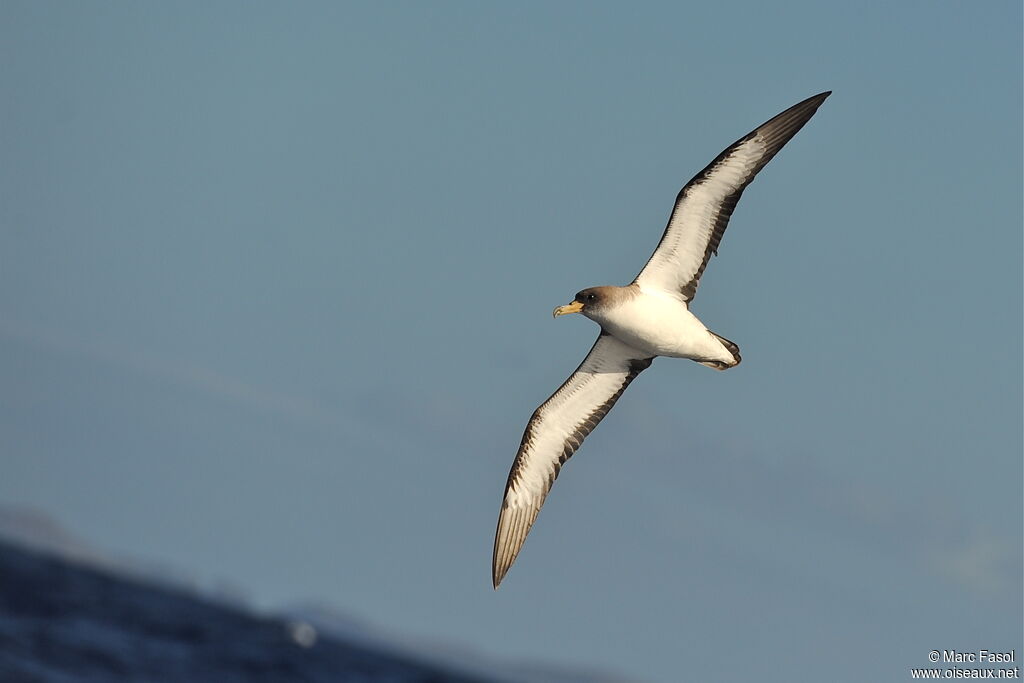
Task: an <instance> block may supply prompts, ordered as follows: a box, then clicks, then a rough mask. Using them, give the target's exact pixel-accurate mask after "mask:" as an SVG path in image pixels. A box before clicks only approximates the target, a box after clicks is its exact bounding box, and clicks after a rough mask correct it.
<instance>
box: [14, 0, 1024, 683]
mask: <svg viewBox="0 0 1024 683" xmlns="http://www.w3.org/2000/svg"><path fill="white" fill-rule="evenodd" d="M1021 23H1022V16H1021V7H1020V4H1019V3H1013V2H990V3H981V4H967V3H946V2H941V3H934V2H928V3H925V2H906V3H896V4H889V5H885V4H882V3H875V4H868V5H864V4H856V5H853V4H850V5H841V4H839V3H827V4H826V3H811V2H807V3H801V2H790V3H782V4H779V3H773V4H770V5H769V4H764V3H716V4H714V5H700V6H691V7H687V6H684V5H682V4H679V3H664V4H655V3H650V4H639V5H630V6H629V7H627V6H625V5H619V4H607V3H555V4H547V3H515V4H512V3H506V4H497V3H487V4H480V3H468V2H467V3H454V2H452V3H389V4H384V3H361V4H337V3H324V4H318V3H304V4H302V5H301V6H294V5H284V4H280V3H245V4H242V3H216V4H213V5H210V4H207V3H177V4H174V5H169V4H162V3H90V4H68V3H46V2H4V3H3V4H2V5H0V61H2V63H3V64H4V65H5V66H4V68H3V69H2V70H0V93H2V95H3V102H4V104H3V107H2V113H0V120H2V125H0V157H2V158H3V159H4V161H5V163H3V164H0V448H2V451H3V452H2V461H0V468H2V469H0V475H2V476H0V503H9V504H20V505H28V506H33V507H36V508H39V509H42V510H45V511H47V512H49V513H51V514H53V515H54V516H56V517H57V518H58V519H60V520H62V521H63V522H64V523H66V524H67V525H68V526H69V527H70V528H71V529H73V530H74V531H75V532H77V533H79V534H80V535H82V536H83V537H85V538H88V539H91V540H93V541H95V542H96V543H97V544H98V545H100V546H101V547H103V548H106V549H108V550H110V551H111V552H115V553H120V554H126V555H130V556H134V557H141V558H149V559H153V560H157V561H163V562H167V563H170V564H172V565H175V566H178V567H182V568H184V569H187V570H189V571H192V572H194V573H195V574H196V575H197V576H199V577H201V578H202V580H205V581H215V580H218V579H222V578H228V579H230V580H232V581H234V582H236V583H237V584H239V585H240V586H243V587H244V588H245V589H246V590H248V591H249V592H250V593H251V594H252V596H253V597H254V599H255V600H256V602H257V603H258V604H260V605H262V606H265V607H274V606H277V605H282V604H287V603H289V602H293V601H296V600H301V599H306V598H311V597H312V598H317V599H322V600H324V601H327V602H330V603H332V604H334V605H336V606H337V607H339V608H340V609H343V610H345V611H348V612H350V613H352V614H353V615H357V616H359V617H365V618H367V619H369V620H370V621H372V622H374V623H377V624H379V625H380V626H381V627H383V628H385V629H390V630H392V631H393V632H395V633H397V634H404V635H410V636H416V637H420V636H422V637H429V638H437V639H438V640H447V641H453V642H457V643H464V644H466V645H467V646H469V647H471V648H475V649H477V650H479V651H480V652H483V653H489V654H496V655H500V656H503V657H509V658H520V659H530V660H540V661H545V662H553V663H559V664H565V665H567V666H586V667H588V668H592V669H597V670H603V671H608V672H617V673H620V674H623V675H626V676H628V677H631V678H632V677H635V678H638V679H641V680H647V681H671V680H679V679H686V678H691V677H692V679H693V680H738V679H750V680H763V681H789V680H801V679H803V680H808V679H822V680H823V679H828V680H836V681H862V680H901V679H902V678H906V677H909V673H908V669H909V667H911V666H926V665H927V664H926V656H927V652H928V651H929V650H932V649H960V650H972V649H974V650H977V649H981V648H987V649H990V650H999V649H1009V648H1011V647H1014V646H1015V645H1018V646H1019V644H1020V642H1021V639H1022V627H1021V616H1020V614H1021V612H1020V608H1021V572H1022V569H1021V566H1022V560H1021V553H1022V550H1021V538H1022V528H1021V513H1022V505H1021V500H1022V495H1021V490H1022V486H1021V482H1022V457H1021V454H1022V440H1021V413H1022V386H1021V377H1022V314H1021V311H1022V296H1021V292H1022V268H1021V254H1022V229H1021V226H1022V212H1021V187H1022V166H1021V149H1022V135H1021V129H1022V125H1021V124H1022V111H1021V102H1022V88H1021V83H1022V67H1021V34H1020V27H1021ZM822 90H833V91H834V92H835V94H834V95H833V96H832V97H831V98H830V99H829V100H828V101H827V102H826V103H825V105H824V106H823V107H822V108H821V109H820V110H819V112H818V114H817V115H816V116H815V118H814V119H813V120H812V121H811V122H810V123H809V124H808V126H807V127H806V128H805V129H804V130H803V131H801V132H800V133H799V134H798V135H797V137H796V138H795V139H794V140H793V141H792V142H791V143H790V144H789V145H787V147H786V148H785V149H784V150H783V151H782V152H781V153H780V155H779V156H778V157H777V158H776V159H775V160H774V161H773V162H772V163H771V164H770V165H769V166H768V167H767V168H766V169H765V171H764V172H763V173H762V174H761V175H760V176H759V177H758V179H757V181H756V182H755V183H754V184H753V185H752V186H751V187H750V188H749V189H748V190H747V192H746V193H745V195H744V197H743V200H742V202H741V203H740V206H739V208H738V209H737V211H736V213H735V214H734V217H733V220H732V223H731V225H730V228H729V231H728V233H727V234H726V236H725V239H724V241H723V244H722V247H721V249H720V256H719V257H718V258H716V259H714V260H713V261H712V263H711V264H710V265H709V266H708V270H707V272H706V274H705V277H704V279H703V282H702V286H701V290H700V292H699V295H698V297H697V299H696V300H695V303H694V307H693V308H694V311H695V312H696V313H697V314H698V315H699V316H700V317H701V319H702V320H704V321H705V322H706V323H707V324H708V325H709V327H711V328H712V329H714V330H715V331H716V332H719V333H721V334H723V335H725V336H727V337H728V338H730V339H733V340H735V341H736V342H738V343H739V345H740V347H741V349H742V350H743V358H744V363H743V365H742V366H740V367H739V368H737V369H736V370H733V371H730V372H726V373H717V372H711V371H709V370H707V369H706V368H702V367H700V366H698V365H696V364H694V363H689V362H683V361H677V360H669V359H661V360H657V361H655V363H654V366H653V367H652V369H651V370H649V371H648V372H646V373H644V374H643V375H642V376H641V377H640V378H638V380H637V381H636V382H635V383H634V384H633V385H632V386H631V387H630V389H629V391H628V392H627V394H626V395H625V396H624V398H623V399H622V401H620V403H619V405H618V406H617V407H616V409H615V411H613V412H612V413H611V415H610V416H609V418H608V419H606V420H605V422H604V423H602V425H601V426H600V428H599V429H598V430H597V431H596V432H595V433H594V435H593V436H592V437H591V438H590V439H588V441H587V443H586V445H585V446H584V448H583V449H582V450H581V451H580V452H579V453H578V454H577V455H576V456H575V457H574V458H573V460H572V461H571V462H570V463H569V464H568V465H567V466H566V468H565V469H564V471H563V476H562V477H561V478H560V479H559V482H558V484H557V486H556V487H555V489H554V491H553V493H552V496H551V498H550V499H549V501H548V502H547V504H546V505H545V508H544V511H543V513H542V514H541V516H540V518H539V521H538V523H537V526H536V528H535V529H534V531H533V533H532V534H531V536H530V539H529V541H528V542H527V544H526V546H525V549H524V551H523V554H522V555H521V556H520V559H519V561H518V562H517V564H516V565H515V566H514V567H513V569H512V570H511V572H510V573H509V575H508V578H507V579H506V581H505V583H504V584H503V585H502V588H501V590H500V591H498V592H496V593H495V592H493V591H492V590H491V588H490V584H489V581H490V578H489V568H490V552H491V543H492V540H493V532H494V524H495V520H496V517H497V512H498V506H499V504H500V499H501V493H502V489H503V486H504V483H505V477H506V475H507V472H508V468H509V466H510V465H511V461H512V458H513V456H514V454H515V449H516V446H517V445H518V443H519V437H520V436H521V434H522V429H523V427H524V425H525V422H526V420H527V418H528V417H529V415H530V413H531V412H532V410H533V409H534V407H535V406H536V405H537V404H538V403H539V402H540V401H542V400H543V399H544V398H546V397H547V396H548V395H549V394H550V393H551V391H552V390H553V389H554V388H555V387H557V386H558V384H559V383H560V382H561V381H562V380H563V379H564V378H565V376H566V375H567V374H568V373H569V372H570V371H571V370H572V369H573V368H574V367H575V366H576V364H577V363H578V362H579V360H580V358H581V357H582V355H583V354H584V353H585V352H586V350H587V349H588V348H589V346H590V344H591V342H592V340H593V337H594V334H595V332H596V329H595V328H594V327H593V324H592V323H590V322H589V321H587V320H585V319H582V318H579V317H578V316H577V317H574V319H565V318H561V319H559V320H557V321H552V320H551V316H550V312H551V309H552V308H553V307H554V306H556V305H559V304H562V303H565V302H566V301H568V300H569V299H570V298H571V296H572V294H573V293H574V292H576V291H577V290H578V289H580V288H582V287H585V286H590V285H595V284H624V283H626V282H628V281H629V280H630V279H632V277H633V276H634V275H635V274H636V272H637V271H638V270H639V268H640V266H641V265H642V263H643V262H644V260H645V259H646V258H647V256H648V255H649V254H650V252H651V250H652V249H653V248H654V246H655V244H656V243H657V239H658V237H659V236H660V234H661V231H662V229H663V227H664V222H665V219H666V218H667V215H668V212H669V210H670V208H671V202H672V199H673V197H674V196H675V193H676V192H677V191H678V189H679V187H681V186H682V184H683V183H684V182H685V181H686V180H688V179H689V178H690V177H691V176H692V175H693V174H694V173H695V172H697V171H698V170H700V169H701V168H703V166H704V165H705V164H706V163H707V162H708V161H710V160H711V159H712V158H714V156H715V155H716V154H718V152H719V151H721V149H723V148H724V147H725V146H726V145H728V144H729V143H731V142H732V141H733V140H735V139H736V138H738V137H739V136H741V135H743V134H744V133H746V132H747V131H749V130H750V129H751V128H753V127H754V126H755V125H757V124H759V123H761V122H762V121H764V120H765V119H767V118H769V117H771V116H772V115H774V114H776V113H778V112H779V111H781V110H782V109H784V108H786V107H788V106H789V105H791V104H794V103H795V102H797V101H799V100H802V99H803V98H805V97H807V96H809V95H812V94H814V93H817V92H820V91H822Z"/></svg>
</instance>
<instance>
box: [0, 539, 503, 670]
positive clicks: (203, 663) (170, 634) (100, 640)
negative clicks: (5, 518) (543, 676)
mask: <svg viewBox="0 0 1024 683" xmlns="http://www.w3.org/2000/svg"><path fill="white" fill-rule="evenodd" d="M481 680H484V679H480V678H474V677H471V676H467V675H465V674H460V673H457V672H455V671H450V670H446V669H444V668H439V666H438V665H436V664H428V663H424V662H419V661H416V660H414V659H411V658H406V657H403V656H402V655H400V654H396V653H389V652H384V651H373V650H370V649H367V648H366V647H365V646H361V645H355V644H350V643H346V642H343V641H341V640H338V639H333V638H332V637H330V636H327V635H324V634H321V633H317V632H316V631H315V630H314V629H313V628H312V627H311V626H310V625H308V624H303V623H296V622H290V621H288V620H285V619H281V618H271V617H264V616H259V615H255V614H252V613H248V612H246V611H245V610H244V609H236V608H232V607H229V606H226V605H220V604H215V603H213V602H209V601H206V600H204V599H202V598H201V597H200V596H196V595H191V594H189V593H187V592H186V591H183V590H175V589H171V588H164V587H160V586H156V585H150V584H146V583H142V582H137V581H134V580H132V579H128V578H125V577H123V576H116V575H113V574H107V573H104V572H101V571H97V570H95V569H91V568H88V567H84V566H80V565H76V564H71V563H69V562H67V561H65V560H61V559H57V558H55V557H52V556H47V555H43V554H39V553H37V552H35V551H30V550H26V549H24V548H22V547H20V546H15V545H10V544H8V543H5V542H0V682H2V683H82V682H88V683H111V682H120V681H126V682H135V681H138V682H139V683H142V682H147V683H165V682H166V683H171V682H174V683H203V682H207V681H208V682H209V683H236V682H237V683H292V682H294V683H301V682H306V681H308V682H309V683H321V682H322V683H329V682H330V683H334V682H338V681H389V682H392V683H428V682H436V683H441V682H448V681H451V682H453V683H461V682H466V683H469V682H470V681H481Z"/></svg>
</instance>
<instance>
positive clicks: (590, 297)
mask: <svg viewBox="0 0 1024 683" xmlns="http://www.w3.org/2000/svg"><path fill="white" fill-rule="evenodd" d="M596 298H597V297H596V296H594V295H593V294H587V301H593V300H594V299H596Z"/></svg>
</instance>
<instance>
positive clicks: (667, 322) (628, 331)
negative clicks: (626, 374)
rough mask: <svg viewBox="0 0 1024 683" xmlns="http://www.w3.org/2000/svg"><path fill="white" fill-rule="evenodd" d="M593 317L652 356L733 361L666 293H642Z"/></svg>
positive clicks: (691, 316) (711, 335)
mask: <svg viewBox="0 0 1024 683" xmlns="http://www.w3.org/2000/svg"><path fill="white" fill-rule="evenodd" d="M594 320H595V321H596V322H598V323H600V324H601V327H603V328H604V329H605V330H606V331H607V332H608V333H609V334H611V335H612V336H614V337H616V338H617V339H619V340H621V341H623V342H625V343H627V344H629V345H630V346H632V347H633V348H636V349H640V350H641V351H646V352H648V353H650V354H652V355H655V356H671V357H675V358H692V359H694V360H702V361H707V360H718V361H724V362H728V363H732V361H733V356H732V354H731V353H730V352H729V350H728V349H726V348H725V346H723V345H722V343H721V342H720V341H718V338H717V337H715V335H713V334H711V333H710V332H708V330H707V328H706V327H704V324H703V323H702V322H701V321H700V320H698V319H697V316H695V315H694V314H693V313H690V310H689V309H688V308H687V307H686V304H685V303H683V302H682V301H681V300H679V299H676V298H674V297H671V296H668V295H663V294H648V293H641V294H640V295H639V296H636V297H634V298H632V299H630V300H628V301H625V302H623V303H622V305H620V306H618V307H616V308H615V309H613V310H612V311H609V312H608V313H607V314H606V315H602V316H600V319H598V317H597V316H594Z"/></svg>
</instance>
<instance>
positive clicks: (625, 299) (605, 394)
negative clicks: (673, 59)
mask: <svg viewBox="0 0 1024 683" xmlns="http://www.w3.org/2000/svg"><path fill="white" fill-rule="evenodd" d="M831 94H832V92H831V91H826V92H822V93H819V94H817V95H814V96H813V97H809V98H807V99H805V100H803V101H802V102H799V103H797V104H795V105H793V106H792V107H790V108H789V109H786V110H785V111H784V112H782V113H781V114H778V115H777V116H775V117H773V118H771V119H769V120H768V121H766V122H765V123H763V124H761V125H760V126H758V127H757V128H755V129H754V130H753V131H751V132H750V133H748V134H747V135H744V136H743V137H742V138H740V139H739V140H737V141H736V142H734V143H733V144H731V145H729V146H728V147H727V148H726V149H725V150H724V151H723V152H722V153H721V154H719V155H718V156H717V157H716V158H715V159H714V160H713V161H712V162H711V163H710V164H708V165H707V167H705V168H704V170H702V171H701V172H700V173H698V174H697V175H695V176H694V177H693V178H692V179H691V180H690V181H689V182H688V183H686V185H684V186H683V189H682V190H680V191H679V194H678V195H676V201H675V204H674V206H673V208H672V212H671V214H670V215H669V219H668V225H667V226H666V227H665V232H664V234H663V235H662V237H661V241H660V242H659V243H658V246H657V248H656V249H655V250H654V253H653V254H652V255H651V257H650V259H649V260H648V261H647V263H646V265H644V267H643V269H642V270H641V271H640V273H639V274H638V275H637V276H636V278H634V280H633V281H632V282H631V283H630V284H628V285H626V286H625V287H616V286H602V287H589V288H587V289H583V290H580V291H579V292H577V293H576V295H575V296H574V297H573V300H572V301H571V302H570V303H568V304H566V305H564V306H559V307H557V308H556V309H555V310H554V312H553V315H554V317H555V318H557V317H559V316H563V315H568V314H571V313H580V314H582V315H584V316H586V317H587V318H590V319H591V320H593V321H594V322H596V323H597V324H598V325H599V326H600V327H601V331H600V333H599V334H598V337H597V341H595V342H594V345H593V347H592V348H591V349H590V352H589V353H588V354H587V355H586V357H585V358H584V359H583V362H582V363H580V365H579V367H578V368H576V370H575V372H573V373H572V374H571V375H570V376H569V378H568V379H567V380H566V381H565V383H563V384H562V386H561V387H559V388H558V390H557V391H555V393H553V394H552V395H551V397H550V398H548V399H547V400H546V401H544V403H542V404H541V405H540V406H539V407H538V408H537V409H536V410H535V411H534V413H533V415H532V416H531V417H530V420H529V422H528V423H527V425H526V430H525V431H524V433H523V438H522V440H521V442H520V445H519V450H518V452H517V453H516V457H515V460H514V461H513V463H512V469H511V470H510V471H509V475H508V480H507V481H506V483H505V494H504V497H503V499H502V503H501V511H500V512H499V515H498V528H497V531H496V533H495V537H494V555H493V559H492V563H491V574H492V582H493V585H494V588H495V589H497V588H498V586H499V585H500V584H501V582H502V580H503V579H504V578H505V575H506V573H507V572H508V570H509V568H510V567H511V566H512V563H513V562H515V560H516V557H517V556H518V555H519V551H520V550H521V549H522V547H523V543H524V541H525V540H526V536H527V534H528V533H529V532H530V529H531V528H532V526H533V524H534V522H535V521H536V520H537V515H538V513H539V512H540V509H541V506H542V505H543V504H544V501H545V499H546V498H547V496H548V492H549V491H550V490H551V487H552V485H553V484H554V482H555V479H556V478H557V477H558V473H559V472H560V471H561V468H562V465H564V464H565V462H566V461H567V460H568V459H569V458H570V457H572V455H573V454H574V453H575V452H576V450H577V449H578V448H579V447H580V445H581V444H582V443H583V440H584V439H585V438H586V437H587V436H588V435H589V434H590V433H591V431H593V429H594V428H595V427H596V426H597V424H598V423H599V422H600V421H601V420H602V419H603V418H604V417H605V416H606V415H607V414H608V412H609V411H610V410H611V409H612V406H614V405H615V402H616V401H618V400H619V397H620V396H622V393H623V392H624V391H625V390H626V387H628V386H629V384H630V382H632V381H633V380H634V379H636V377H637V375H639V374H640V373H641V372H643V371H644V370H646V369H647V368H649V367H650V366H651V363H652V361H653V360H654V358H655V357H657V356H666V357H671V358H688V359H691V360H693V361H696V362H697V363H700V364H701V365H704V366H707V367H710V368H713V369H715V370H727V369H729V368H733V367H736V366H737V365H739V363H740V350H739V346H737V345H736V344H735V343H734V342H732V341H729V340H728V339H726V338H725V337H723V336H721V335H719V334H716V333H715V332H712V331H711V330H709V329H707V327H705V326H704V324H703V323H702V322H701V321H700V320H699V319H698V318H697V317H696V316H695V315H694V314H693V313H691V312H690V302H691V301H692V300H693V298H694V295H695V294H696V292H697V286H698V284H699V283H700V278H701V275H703V273H704V269H705V267H706V266H707V264H708V260H709V259H710V258H711V256H712V255H713V254H714V255H717V253H718V247H719V244H720V243H721V240H722V235H723V234H724V233H725V229H726V227H727V226H728V224H729V218H730V217H731V216H732V213H733V210H734V209H735V208H736V203H737V202H738V201H739V199H740V196H741V195H742V194H743V190H745V189H746V188H747V186H748V185H749V184H750V183H751V181H752V180H753V179H754V177H755V176H756V175H757V173H758V172H759V171H760V170H761V169H762V168H764V166H765V164H767V163H768V162H769V161H771V159H772V157H774V156H775V155H776V154H777V153H778V152H779V150H780V149H782V147H783V146H784V145H785V144H786V143H787V142H789V141H790V139H792V137H793V136H794V135H796V133H797V131H799V130H800V129H801V128H803V126H804V124H806V123H807V122H808V121H809V120H810V119H811V117H812V116H814V114H815V112H816V111H817V110H818V107H820V106H821V104H822V103H823V102H824V101H825V99H826V98H827V97H828V96H829V95H831Z"/></svg>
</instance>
